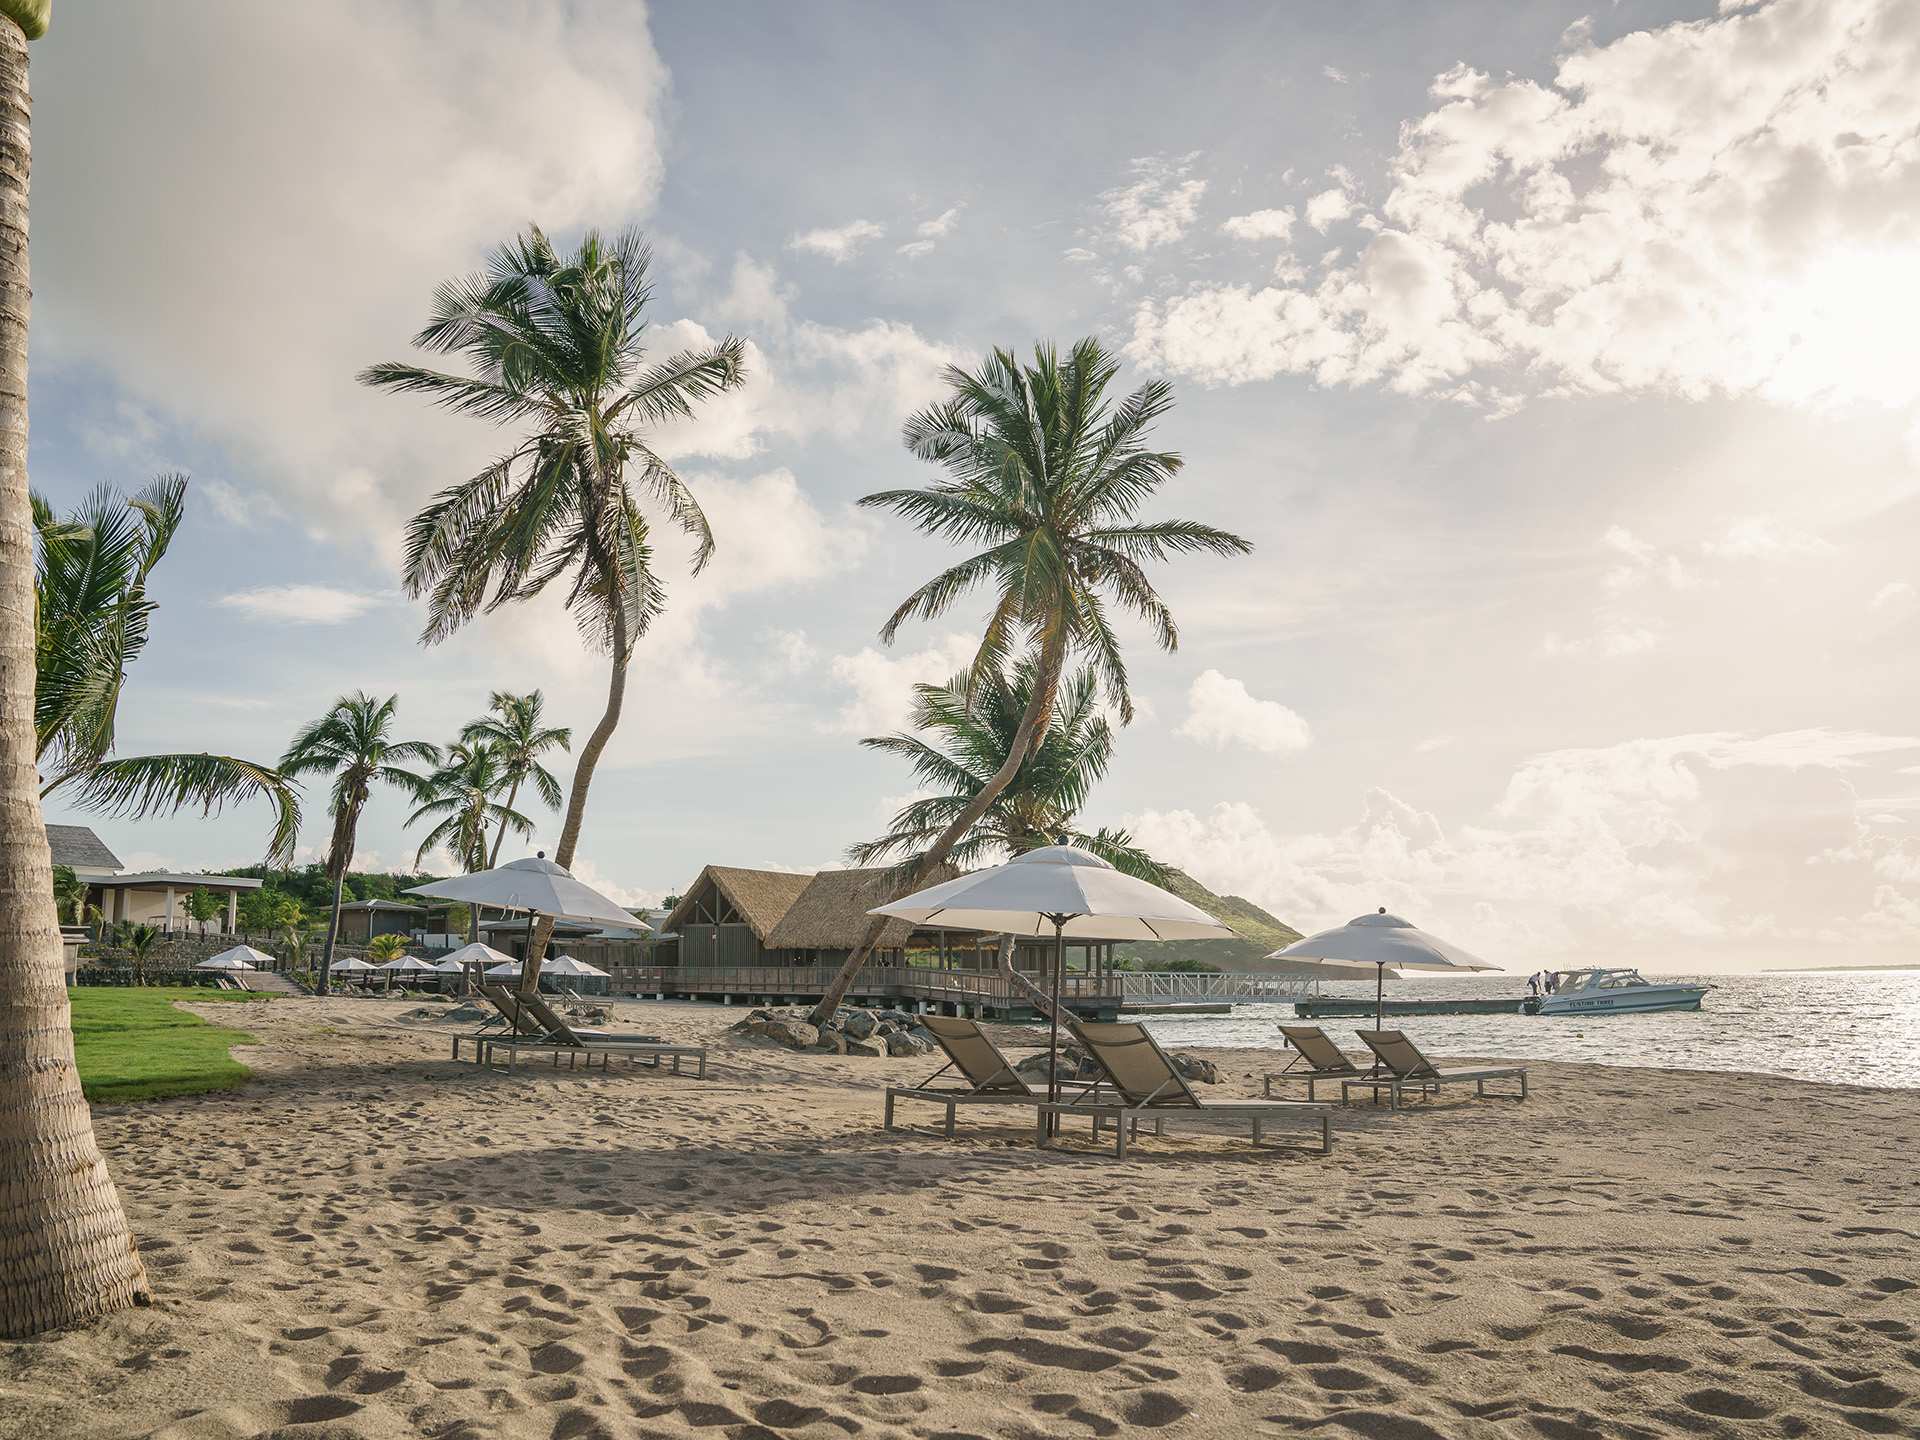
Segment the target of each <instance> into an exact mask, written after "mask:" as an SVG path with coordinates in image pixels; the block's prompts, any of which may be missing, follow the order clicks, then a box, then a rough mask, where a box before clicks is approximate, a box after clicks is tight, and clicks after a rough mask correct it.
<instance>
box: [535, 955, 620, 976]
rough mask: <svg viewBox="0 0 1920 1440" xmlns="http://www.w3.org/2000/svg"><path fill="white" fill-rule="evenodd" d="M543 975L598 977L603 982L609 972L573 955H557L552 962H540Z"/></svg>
mask: <svg viewBox="0 0 1920 1440" xmlns="http://www.w3.org/2000/svg"><path fill="white" fill-rule="evenodd" d="M540 973H541V974H542V975H597V976H599V977H600V978H601V979H602V980H604V979H606V978H607V972H606V971H604V970H602V969H601V968H600V967H599V966H597V965H589V964H587V962H586V961H584V960H576V959H574V958H573V956H571V955H556V956H554V957H553V958H552V959H550V960H542V961H541V962H540Z"/></svg>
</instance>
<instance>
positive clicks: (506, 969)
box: [485, 960, 520, 975]
mask: <svg viewBox="0 0 1920 1440" xmlns="http://www.w3.org/2000/svg"><path fill="white" fill-rule="evenodd" d="M485 973H486V974H488V975H518V974H519V973H520V962H519V961H518V960H509V961H507V963H506V964H504V965H495V966H493V967H492V968H491V969H489V970H487V971H486V972H485Z"/></svg>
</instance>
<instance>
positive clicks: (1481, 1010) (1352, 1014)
mask: <svg viewBox="0 0 1920 1440" xmlns="http://www.w3.org/2000/svg"><path fill="white" fill-rule="evenodd" d="M1526 1005H1527V1001H1526V997H1525V996H1521V995H1516V996H1514V997H1513V998H1512V999H1506V998H1504V997H1503V998H1498V999H1492V1000H1389V1001H1387V1002H1386V1004H1384V1005H1380V1006H1376V1005H1375V1004H1374V1002H1373V1001H1371V1000H1323V999H1314V1000H1296V1001H1294V1002H1293V1013H1294V1014H1295V1015H1297V1016H1299V1017H1300V1018H1301V1019H1302V1020H1359V1019H1364V1018H1366V1017H1367V1016H1370V1015H1372V1014H1373V1013H1374V1011H1375V1010H1376V1009H1378V1010H1379V1012H1380V1013H1381V1014H1382V1015H1518V1014H1521V1013H1522V1012H1523V1011H1524V1010H1525V1009H1526Z"/></svg>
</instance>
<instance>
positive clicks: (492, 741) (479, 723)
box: [460, 690, 573, 870]
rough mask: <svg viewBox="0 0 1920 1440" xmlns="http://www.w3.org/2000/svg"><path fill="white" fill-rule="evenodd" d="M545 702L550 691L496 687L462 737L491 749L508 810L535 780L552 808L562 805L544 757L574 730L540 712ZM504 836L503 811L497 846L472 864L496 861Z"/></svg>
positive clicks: (565, 744) (564, 745)
mask: <svg viewBox="0 0 1920 1440" xmlns="http://www.w3.org/2000/svg"><path fill="white" fill-rule="evenodd" d="M545 706H546V697H545V696H543V695H541V693H540V692H539V691H538V690H534V691H531V692H529V693H528V694H525V695H510V694H508V693H507V692H506V691H504V690H496V691H494V692H493V698H492V699H491V700H490V701H489V702H488V704H487V710H488V713H487V714H485V715H483V716H481V717H480V718H479V719H478V720H474V721H472V722H470V723H469V724H468V725H467V726H466V728H465V729H463V730H461V732H460V739H461V741H462V742H464V743H465V744H468V745H475V744H482V745H486V746H488V747H489V748H490V749H491V750H492V751H493V754H494V758H495V760H496V762H497V763H498V765H499V767H500V778H501V779H502V780H504V781H505V782H506V788H507V800H506V806H507V809H509V810H511V809H512V808H513V806H514V804H515V803H516V802H517V801H518V800H519V799H520V787H521V786H522V785H526V784H528V783H531V784H532V786H533V788H534V793H535V794H537V795H538V796H539V797H540V803H541V804H543V805H545V806H546V807H547V808H548V809H549V810H558V809H559V808H560V782H559V781H558V780H556V779H554V778H553V772H552V771H551V770H549V769H547V767H546V766H545V765H543V764H541V763H540V757H541V756H542V755H545V754H546V753H547V752H548V751H549V750H554V749H559V750H568V749H571V748H572V746H573V731H572V730H570V729H567V728H565V727H563V726H559V725H548V724H546V723H545V720H544V718H543V716H542V714H541V712H542V710H543V709H544V708H545ZM506 838H507V817H506V816H505V815H502V816H501V817H500V824H499V826H498V828H496V829H495V830H494V832H493V848H492V849H491V850H490V851H488V853H487V857H486V860H485V863H483V864H480V865H475V866H473V867H472V868H473V869H475V870H486V869H491V868H492V867H493V866H495V865H498V864H499V863H500V842H501V841H503V840H505V839H506Z"/></svg>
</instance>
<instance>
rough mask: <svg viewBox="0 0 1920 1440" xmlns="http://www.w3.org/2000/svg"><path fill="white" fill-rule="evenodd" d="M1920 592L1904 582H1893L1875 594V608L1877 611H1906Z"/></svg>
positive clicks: (1883, 586) (1918, 596) (1919, 595)
mask: <svg viewBox="0 0 1920 1440" xmlns="http://www.w3.org/2000/svg"><path fill="white" fill-rule="evenodd" d="M1916 598H1920V592H1916V591H1915V590H1914V588H1913V586H1911V585H1909V584H1908V583H1907V582H1906V581H1904V580H1893V581H1889V582H1888V583H1887V584H1885V585H1882V586H1881V587H1880V588H1879V589H1878V590H1876V591H1874V592H1873V608H1874V609H1876V610H1890V609H1900V610H1904V609H1906V608H1907V607H1908V606H1910V605H1912V604H1913V602H1914V600H1915V599H1916Z"/></svg>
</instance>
